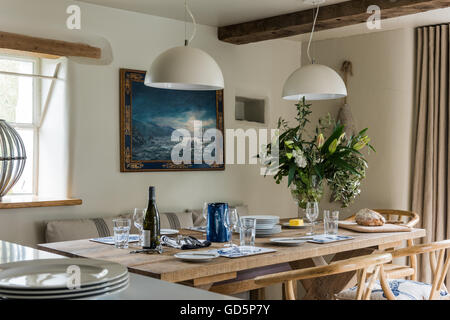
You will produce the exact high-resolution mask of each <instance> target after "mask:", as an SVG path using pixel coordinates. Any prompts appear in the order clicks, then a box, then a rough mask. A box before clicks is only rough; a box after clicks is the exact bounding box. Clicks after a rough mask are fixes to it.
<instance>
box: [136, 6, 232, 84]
mask: <svg viewBox="0 0 450 320" xmlns="http://www.w3.org/2000/svg"><path fill="white" fill-rule="evenodd" d="M185 11H186V12H187V13H189V15H190V16H191V18H192V22H193V23H194V32H193V34H192V36H191V38H190V39H189V40H187V39H186V40H185V45H184V46H180V47H175V48H171V49H169V50H167V51H165V52H163V53H161V54H160V55H159V56H158V57H157V58H156V59H155V60H154V61H153V63H152V65H151V67H150V69H149V70H148V71H147V74H146V75H145V81H144V84H145V85H146V86H149V87H154V88H161V89H178V90H220V89H223V88H224V80H223V75H222V71H221V70H220V67H219V65H218V64H217V62H216V61H215V60H214V59H213V58H212V57H211V56H210V55H209V54H207V53H206V52H204V51H202V50H200V49H197V48H192V47H189V43H190V42H191V41H192V39H193V38H194V37H195V33H196V22H195V18H194V16H193V14H192V12H191V10H190V9H189V7H188V6H187V3H186V2H185ZM185 23H186V22H185Z"/></svg>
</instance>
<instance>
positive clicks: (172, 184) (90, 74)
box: [0, 0, 300, 245]
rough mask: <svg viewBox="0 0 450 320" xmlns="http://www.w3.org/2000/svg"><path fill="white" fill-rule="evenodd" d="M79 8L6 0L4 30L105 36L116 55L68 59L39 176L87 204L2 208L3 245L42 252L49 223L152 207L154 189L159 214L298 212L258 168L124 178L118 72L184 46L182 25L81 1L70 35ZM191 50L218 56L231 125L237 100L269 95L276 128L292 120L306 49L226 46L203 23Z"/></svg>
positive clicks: (0, 23)
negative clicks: (219, 208)
mask: <svg viewBox="0 0 450 320" xmlns="http://www.w3.org/2000/svg"><path fill="white" fill-rule="evenodd" d="M73 3H75V2H73V1H61V0H41V1H39V3H37V1H32V2H31V1H27V0H1V1H0V7H1V8H2V10H1V11H0V30H2V31H10V32H19V31H20V32H27V33H29V34H33V35H40V36H46V35H47V34H52V35H59V36H61V35H62V36H64V37H65V38H67V39H74V38H78V39H87V40H88V42H90V43H93V44H95V39H102V40H101V43H100V45H101V46H102V47H104V48H108V47H110V48H111V49H112V52H108V53H107V54H108V59H109V58H110V57H111V55H112V59H113V61H112V63H111V64H110V65H88V64H80V63H78V61H74V60H73V59H72V60H70V59H69V61H68V62H67V66H66V67H67V82H66V83H65V86H66V87H65V88H63V87H60V88H59V93H61V92H64V90H67V91H66V96H65V97H64V98H61V99H60V100H61V103H59V104H58V103H57V102H55V101H53V103H52V105H51V109H50V110H49V118H48V119H47V120H46V121H48V122H47V123H46V127H45V133H44V132H43V134H42V138H43V139H45V141H43V142H42V143H43V145H46V147H45V148H44V147H43V149H42V151H43V152H45V154H44V155H41V161H43V162H44V163H43V164H42V167H41V168H42V170H41V173H42V174H41V179H46V177H47V179H48V177H51V176H55V175H58V174H61V176H62V179H58V190H55V192H60V189H59V188H64V187H63V186H61V185H60V183H61V181H64V179H67V189H68V194H69V195H70V196H73V197H80V198H81V199H83V205H81V206H75V207H54V208H35V209H16V210H2V211H0V239H2V240H8V241H13V242H17V243H21V244H26V245H35V244H36V243H39V242H43V241H44V238H43V226H44V222H45V221H46V220H50V219H70V218H82V217H97V216H113V215H117V214H120V213H124V212H127V211H130V210H132V208H134V207H140V206H145V204H146V188H147V187H148V185H155V186H156V187H157V199H158V204H159V207H160V210H161V211H165V210H182V209H185V208H200V207H201V205H202V202H203V201H216V200H220V201H228V202H230V203H247V204H248V205H249V207H250V211H252V212H258V213H275V214H278V215H280V216H284V217H288V216H292V215H294V214H295V212H296V210H295V205H294V203H293V201H292V200H291V198H290V195H289V193H288V192H287V190H286V188H284V187H283V186H278V185H276V184H275V183H274V182H273V180H272V179H270V178H266V179H264V178H263V177H261V176H259V167H258V166H244V165H229V166H227V168H226V170H225V171H224V172H181V173H180V172H178V173H120V172H119V68H133V69H141V70H145V69H147V68H148V67H149V65H150V63H151V61H152V60H153V59H154V58H155V57H156V56H157V55H158V54H159V53H160V52H162V51H164V50H166V49H168V48H170V47H173V46H177V45H180V44H182V43H183V35H184V25H183V23H182V22H180V21H175V20H170V19H165V18H159V17H154V16H149V15H143V14H138V13H132V12H127V11H121V10H116V9H108V8H104V7H99V6H93V5H88V4H80V3H79V2H76V4H78V5H80V7H81V8H82V29H81V31H69V30H67V29H66V28H65V20H66V18H67V15H66V13H65V11H66V8H67V6H68V5H69V4H73ZM180 10H181V9H180ZM46 30H47V31H48V33H46ZM105 39H106V40H108V41H109V43H107V42H105ZM192 45H193V46H195V47H199V48H201V49H203V50H205V51H207V52H208V53H210V54H211V55H212V56H213V57H214V58H215V59H216V60H217V62H218V63H219V65H220V66H221V68H222V70H223V73H224V77H225V127H226V128H237V127H241V126H242V125H241V123H239V122H236V121H234V96H235V94H239V95H243V94H244V95H245V94H248V95H253V96H258V97H265V98H266V99H267V101H268V102H269V108H270V109H269V114H268V116H269V119H270V124H269V126H270V127H274V125H275V122H276V119H277V118H278V117H279V116H280V115H283V116H284V117H286V118H292V117H293V114H294V108H293V107H292V104H291V103H288V102H284V101H282V100H281V99H280V95H281V87H282V84H283V82H284V80H285V79H286V78H287V77H288V75H289V74H290V73H291V72H292V70H294V69H295V68H297V67H298V65H299V51H300V44H299V43H295V42H291V41H284V40H278V41H268V42H264V43H259V44H253V45H245V46H234V45H230V44H226V43H222V42H219V41H218V40H217V35H216V29H215V28H211V27H205V26H199V30H198V34H197V37H196V39H195V40H194V41H193V43H192ZM108 59H106V60H108ZM102 63H104V61H103V62H102ZM48 69H51V68H47V70H48ZM48 71H50V70H48ZM65 100H67V103H64V101H65ZM61 110H67V112H66V113H65V114H64V113H61ZM51 121H54V122H53V124H52V123H51ZM65 122H67V123H66V124H65V125H64V129H61V125H62V124H64V123H65ZM245 126H246V127H248V124H246V125H245ZM55 129H58V130H62V131H63V132H61V136H55V134H56V133H54V130H55ZM45 136H47V137H46V138H45ZM55 141H56V142H55ZM62 141H67V145H66V146H61V144H62ZM53 142H54V143H55V144H54V145H53V144H52V143H53ZM52 147H54V148H55V150H56V151H55V152H56V153H57V154H58V155H59V156H58V157H57V158H58V159H63V155H64V154H65V155H66V156H67V158H66V160H61V161H63V162H64V161H65V162H64V163H59V164H55V165H54V166H53V165H52V164H50V163H49V162H47V161H49V160H48V158H49V156H50V155H51V154H50V152H51V148H52ZM61 148H67V149H63V150H61ZM52 168H53V169H52ZM51 171H53V172H52V173H50V172H51ZM60 171H63V172H60ZM66 177H67V178H66ZM48 182H49V181H48V180H45V181H43V182H42V183H41V184H40V185H41V189H42V190H45V193H47V194H48V193H49V186H51V182H53V180H50V183H48Z"/></svg>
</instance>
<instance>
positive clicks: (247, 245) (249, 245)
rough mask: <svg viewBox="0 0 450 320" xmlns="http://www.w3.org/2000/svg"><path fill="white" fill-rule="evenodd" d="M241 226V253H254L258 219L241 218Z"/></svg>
mask: <svg viewBox="0 0 450 320" xmlns="http://www.w3.org/2000/svg"><path fill="white" fill-rule="evenodd" d="M240 220H241V225H240V230H239V235H240V244H241V247H242V248H241V251H244V252H245V251H248V252H253V248H254V246H255V233H256V219H255V218H247V217H244V218H241V219H240Z"/></svg>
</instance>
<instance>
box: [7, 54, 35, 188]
mask: <svg viewBox="0 0 450 320" xmlns="http://www.w3.org/2000/svg"><path fill="white" fill-rule="evenodd" d="M39 69H40V65H39V59H38V58H31V57H30V58H28V57H16V56H10V55H0V119H4V120H6V121H7V122H8V123H9V124H11V125H12V126H13V127H14V128H15V129H16V130H17V132H18V133H19V134H20V136H21V137H22V139H23V141H24V143H25V150H26V153H27V161H26V165H25V169H24V172H23V174H22V176H21V178H20V180H19V181H18V182H17V184H16V185H15V186H14V187H13V188H12V189H11V191H10V193H9V194H12V195H13V194H20V195H26V194H36V191H37V168H38V165H37V159H38V141H39V140H38V134H39V117H40V87H39V86H40V79H38V78H34V77H27V76H23V75H27V74H30V75H31V74H38V73H39Z"/></svg>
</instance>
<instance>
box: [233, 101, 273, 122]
mask: <svg viewBox="0 0 450 320" xmlns="http://www.w3.org/2000/svg"><path fill="white" fill-rule="evenodd" d="M235 102H236V103H235V119H236V120H241V121H250V122H258V123H265V118H264V114H265V108H266V105H265V104H266V102H265V100H264V99H252V98H245V97H236V99H235Z"/></svg>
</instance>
